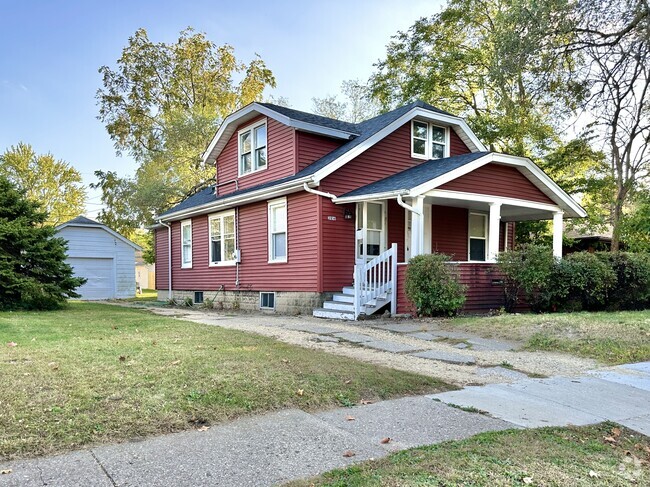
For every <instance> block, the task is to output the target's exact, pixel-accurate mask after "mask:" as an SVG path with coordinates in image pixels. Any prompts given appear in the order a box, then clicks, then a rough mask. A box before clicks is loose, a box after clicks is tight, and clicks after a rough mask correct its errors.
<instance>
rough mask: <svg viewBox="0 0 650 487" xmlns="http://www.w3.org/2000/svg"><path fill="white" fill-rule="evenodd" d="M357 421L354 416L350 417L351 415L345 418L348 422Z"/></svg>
mask: <svg viewBox="0 0 650 487" xmlns="http://www.w3.org/2000/svg"><path fill="white" fill-rule="evenodd" d="M355 419H357V418H355V417H354V416H350V415H349V414H348V415H347V416H346V417H345V420H346V421H354V420H355Z"/></svg>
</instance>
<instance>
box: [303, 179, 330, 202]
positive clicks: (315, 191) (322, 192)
mask: <svg viewBox="0 0 650 487" xmlns="http://www.w3.org/2000/svg"><path fill="white" fill-rule="evenodd" d="M302 188H303V189H304V190H305V191H307V192H308V193H311V194H315V195H318V196H323V197H325V198H329V199H331V200H332V201H334V202H336V201H335V200H336V198H337V196H336V195H335V194H332V193H326V192H325V191H318V190H317V189H313V188H310V187H309V184H308V183H304V184H303V185H302Z"/></svg>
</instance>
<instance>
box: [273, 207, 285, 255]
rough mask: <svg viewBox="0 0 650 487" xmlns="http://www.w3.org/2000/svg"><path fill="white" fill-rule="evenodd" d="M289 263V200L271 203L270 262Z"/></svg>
mask: <svg viewBox="0 0 650 487" xmlns="http://www.w3.org/2000/svg"><path fill="white" fill-rule="evenodd" d="M286 261H287V200H286V199H285V198H283V199H280V200H275V201H270V202H269V262H286Z"/></svg>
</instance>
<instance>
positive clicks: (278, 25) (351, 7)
mask: <svg viewBox="0 0 650 487" xmlns="http://www.w3.org/2000/svg"><path fill="white" fill-rule="evenodd" d="M441 3H442V2H441V1H440V0H437V1H436V0H434V1H426V0H409V1H408V2H404V1H399V0H392V1H391V0H375V1H371V0H357V1H341V0H321V1H319V2H309V1H306V0H303V1H289V0H282V1H270V2H269V1H266V2H262V1H252V0H248V1H245V2H232V1H230V2H224V1H215V0H213V1H183V0H177V1H168V0H159V1H155V2H154V1H138V0H133V1H123V0H113V1H101V2H99V1H59V2H53V1H26V0H23V1H20V0H16V1H14V0H0V151H2V152H4V150H5V149H6V148H8V147H9V146H11V145H15V144H17V143H18V142H20V141H22V142H26V143H30V144H32V145H33V146H34V148H35V150H36V151H37V152H39V153H44V152H51V153H53V154H54V155H55V156H56V157H57V158H60V159H64V160H66V161H67V162H69V163H70V164H72V165H73V166H75V167H76V168H77V169H78V170H79V171H80V172H81V173H82V176H83V177H84V182H85V183H86V184H88V183H90V182H93V181H94V176H93V171H94V170H96V169H103V170H115V171H117V172H118V173H119V174H121V175H127V174H132V173H133V169H134V163H133V161H131V160H130V159H129V158H128V157H124V156H123V157H118V156H116V155H115V151H114V149H113V145H112V142H111V140H110V139H109V137H108V134H107V133H106V130H105V129H104V127H103V125H102V124H101V122H99V121H98V120H97V119H96V115H97V106H96V103H95V92H96V91H97V89H98V88H99V87H100V85H101V78H100V75H99V73H98V72H97V69H98V68H99V67H100V66H102V65H105V64H107V65H109V66H114V63H115V61H116V59H117V58H118V57H119V56H120V53H121V51H122V48H123V47H124V46H125V45H126V43H127V39H128V37H129V36H130V35H131V34H133V33H134V32H135V30H136V29H138V28H139V27H144V28H145V29H146V30H147V32H148V33H149V38H150V39H151V40H153V41H156V42H158V41H165V42H172V41H174V40H175V39H176V38H177V36H178V33H179V32H180V31H181V30H182V29H184V28H185V27H187V26H192V27H194V28H195V29H196V30H198V31H202V32H205V33H206V34H207V36H208V37H209V38H210V39H211V40H212V41H214V42H215V43H217V44H219V45H220V44H224V43H229V44H231V45H232V46H234V48H235V53H236V55H237V56H238V57H240V58H241V59H242V60H244V61H248V60H250V59H251V58H252V57H253V55H254V54H255V53H258V54H259V55H260V56H261V57H262V59H264V60H265V61H266V63H267V65H268V66H269V67H270V68H271V69H272V71H273V73H274V74H275V76H276V79H277V88H276V89H275V90H273V91H272V92H269V93H268V94H273V95H276V96H285V97H287V98H288V99H289V102H290V103H291V105H292V106H293V107H294V108H298V109H302V110H310V109H311V98H312V97H313V96H319V97H320V96H324V95H326V94H336V93H337V92H338V90H339V87H340V84H341V82H342V81H343V80H347V79H355V78H358V79H362V80H365V79H367V78H368V76H369V75H370V74H371V73H372V71H373V66H372V65H373V63H374V62H376V61H377V60H378V59H380V58H382V57H383V56H384V53H385V46H386V44H387V43H388V41H389V40H390V36H392V35H394V34H395V33H396V32H397V31H398V30H405V29H408V27H409V26H410V25H412V24H413V22H414V21H415V20H416V19H417V18H419V17H422V16H429V15H431V14H433V13H436V12H438V11H439V10H440V8H441ZM98 208H99V197H98V195H97V193H96V192H89V202H88V213H87V214H88V216H90V217H94V216H96V212H97V210H98Z"/></svg>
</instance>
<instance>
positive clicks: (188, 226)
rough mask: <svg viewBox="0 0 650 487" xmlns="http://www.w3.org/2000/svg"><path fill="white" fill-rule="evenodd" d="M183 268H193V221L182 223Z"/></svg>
mask: <svg viewBox="0 0 650 487" xmlns="http://www.w3.org/2000/svg"><path fill="white" fill-rule="evenodd" d="M181 267H184V268H189V267H192V220H185V221H183V222H181Z"/></svg>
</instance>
